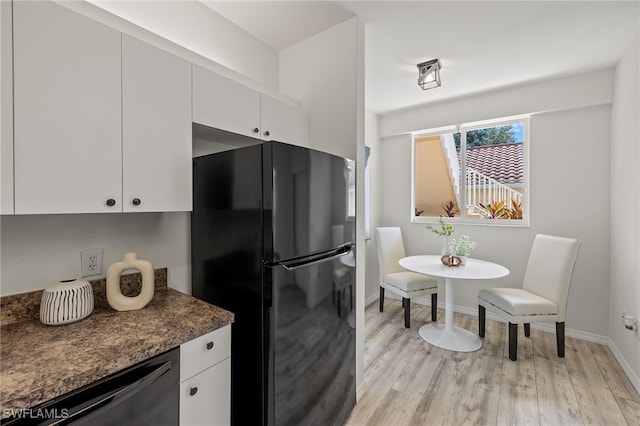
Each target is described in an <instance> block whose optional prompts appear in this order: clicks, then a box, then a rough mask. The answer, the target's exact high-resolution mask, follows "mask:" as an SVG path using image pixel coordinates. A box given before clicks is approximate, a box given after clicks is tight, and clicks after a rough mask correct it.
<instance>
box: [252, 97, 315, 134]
mask: <svg viewBox="0 0 640 426" xmlns="http://www.w3.org/2000/svg"><path fill="white" fill-rule="evenodd" d="M260 102H261V105H260V111H261V117H260V128H261V137H262V139H264V140H274V141H278V142H286V143H290V144H293V145H301V146H307V145H308V136H307V115H306V114H305V112H304V111H302V110H299V109H297V108H294V107H293V106H291V105H289V104H286V103H284V102H281V101H278V100H276V99H274V98H272V97H270V96H267V95H262V96H261V98H260Z"/></svg>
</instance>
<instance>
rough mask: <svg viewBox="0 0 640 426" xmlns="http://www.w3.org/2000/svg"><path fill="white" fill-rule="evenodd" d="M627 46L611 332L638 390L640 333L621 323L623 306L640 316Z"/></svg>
mask: <svg viewBox="0 0 640 426" xmlns="http://www.w3.org/2000/svg"><path fill="white" fill-rule="evenodd" d="M638 39H639V36H638V35H636V37H635V39H634V40H633V42H632V43H631V45H630V46H629V47H628V49H627V51H626V53H625V55H624V56H623V58H622V60H621V61H620V63H619V64H618V66H617V67H616V69H615V92H614V99H615V100H614V102H613V105H612V108H611V123H612V125H611V206H610V214H611V286H610V296H609V297H610V303H609V318H610V319H609V336H610V338H611V342H612V345H613V348H614V353H615V354H616V355H617V356H618V359H619V360H620V361H621V364H622V365H623V367H625V369H626V370H627V374H630V371H629V369H630V370H631V371H632V373H631V374H632V375H633V376H635V377H634V380H633V381H634V385H635V386H636V389H637V390H638V392H640V379H639V378H640V343H639V340H638V334H637V333H634V332H633V331H628V330H626V329H625V328H624V327H623V324H622V321H621V315H622V311H623V309H624V310H626V312H627V315H632V316H635V317H636V318H639V317H640V269H639V268H640V267H639V264H640V262H639V260H640V248H639V246H638V241H640V197H639V194H640V172H639V171H638V164H640V147H639V146H638V145H639V144H640V123H639V121H638V117H640V98H639V97H640V83H639V81H640V70H639V65H638V64H639V63H640V55H639V53H638V52H639V51H640V42H639V40H638Z"/></svg>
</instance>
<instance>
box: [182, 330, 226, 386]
mask: <svg viewBox="0 0 640 426" xmlns="http://www.w3.org/2000/svg"><path fill="white" fill-rule="evenodd" d="M230 356H231V324H229V325H226V326H224V327H222V328H219V329H217V330H214V331H212V332H211V333H207V334H205V335H203V336H200V337H197V338H195V339H193V340H191V341H189V342H187V343H185V344H183V345H181V346H180V381H184V380H186V379H188V378H189V377H192V376H193V375H195V374H198V373H199V372H201V371H203V370H205V369H207V368H209V367H211V366H212V365H214V364H216V363H218V362H220V361H222V360H223V359H225V358H229V357H230Z"/></svg>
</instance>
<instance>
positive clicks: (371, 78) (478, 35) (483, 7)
mask: <svg viewBox="0 0 640 426" xmlns="http://www.w3.org/2000/svg"><path fill="white" fill-rule="evenodd" d="M204 3H205V4H207V5H208V6H209V7H211V8H212V9H213V10H215V11H216V12H218V13H220V14H221V15H222V16H224V17H226V18H227V19H229V20H230V21H232V22H233V23H235V24H236V25H238V26H240V27H241V28H243V29H245V30H246V31H247V32H249V33H251V34H252V35H254V36H255V37H256V38H258V39H260V40H262V41H263V42H264V43H266V44H267V45H269V46H271V47H272V48H274V49H275V50H281V49H283V48H286V47H288V46H291V45H293V44H295V43H297V42H298V41H301V40H304V39H305V38H307V37H309V36H311V35H313V34H315V33H318V32H320V31H323V30H325V29H327V28H330V27H332V26H334V25H336V24H338V23H340V22H342V21H344V20H346V19H349V18H350V17H352V16H354V15H357V16H358V17H359V18H360V19H361V20H362V22H363V23H364V25H365V103H366V107H367V109H369V110H371V111H373V112H375V113H378V114H385V113H389V112H393V111H397V110H401V109H406V108H411V107H414V106H417V105H423V104H428V103H433V102H438V101H443V100H446V99H451V98H457V97H464V96H469V95H472V94H477V93H482V92H485V91H489V90H495V89H498V88H503V87H509V86H514V85H520V84H524V83H527V82H533V81H539V80H544V79H549V78H554V77H560V76H566V75H571V74H577V73H581V72H587V71H592V70H597V69H602V68H607V67H611V66H614V65H615V64H616V63H617V62H618V60H619V59H620V57H621V56H622V54H623V53H624V51H625V49H626V48H627V47H628V45H629V43H630V42H631V41H632V39H633V37H634V36H635V35H636V34H637V32H638V30H639V28H640V1H621V2H616V1H601V2H596V1H575V0H574V1H565V2H560V1H494V2H487V1H478V0H476V1H466V2H463V1H440V2H437V1H409V2H403V1H335V2H332V1H279V2H272V1H234V2H231V1H222V2H219V1H204ZM434 58H438V59H439V60H440V63H441V65H442V71H441V78H442V86H441V87H438V88H435V89H431V90H427V91H423V90H422V89H421V88H420V87H419V86H418V84H417V79H418V69H417V67H416V65H417V64H418V63H420V62H424V61H427V60H430V59H434Z"/></svg>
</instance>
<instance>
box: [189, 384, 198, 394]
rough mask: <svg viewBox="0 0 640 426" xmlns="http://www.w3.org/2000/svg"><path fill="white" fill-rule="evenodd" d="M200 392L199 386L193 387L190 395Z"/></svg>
mask: <svg viewBox="0 0 640 426" xmlns="http://www.w3.org/2000/svg"><path fill="white" fill-rule="evenodd" d="M197 393H198V388H197V387H196V386H194V387H192V388H191V389H189V395H190V396H193V395H195V394H197Z"/></svg>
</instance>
